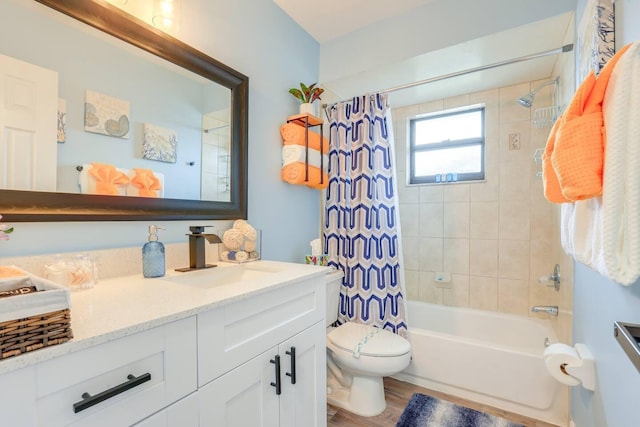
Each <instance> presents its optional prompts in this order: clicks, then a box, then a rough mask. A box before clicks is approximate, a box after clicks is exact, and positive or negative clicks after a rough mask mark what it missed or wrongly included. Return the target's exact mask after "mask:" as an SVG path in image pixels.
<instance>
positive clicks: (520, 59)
mask: <svg viewBox="0 0 640 427" xmlns="http://www.w3.org/2000/svg"><path fill="white" fill-rule="evenodd" d="M572 50H573V44H566V45H564V46H561V47H559V48H556V49H551V50H546V51H544V52H538V53H533V54H531V55H525V56H521V57H518V58H513V59H507V60H504V61H500V62H494V63H493V64H487V65H481V66H479V67H474V68H469V69H466V70H462V71H456V72H453V73H449V74H443V75H441V76H436V77H431V78H428V79H424V80H419V81H417V82H412V83H405V84H403V85H399V86H394V87H391V88H388V89H385V90H382V91H380V93H389V92H395V91H398V90H402V89H408V88H411V87H414V86H421V85H424V84H427V83H433V82H437V81H440V80H446V79H450V78H452V77H458V76H463V75H465V74H471V73H475V72H478V71H484V70H490V69H492V68H497V67H502V66H504V65H511V64H517V63H518V62H524V61H530V60H532V59H538V58H542V57H544V56H548V55H555V54H557V53H565V52H571V51H572ZM345 101H348V100H345ZM341 102H344V101H341ZM335 104H338V102H335V103H333V104H331V105H335ZM328 105H329V104H323V105H322V107H323V108H326V107H327V106H328Z"/></svg>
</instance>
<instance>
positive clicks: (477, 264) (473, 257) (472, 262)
mask: <svg viewBox="0 0 640 427" xmlns="http://www.w3.org/2000/svg"><path fill="white" fill-rule="evenodd" d="M469 274H471V275H473V276H488V277H498V240H481V239H471V241H470V242H469Z"/></svg>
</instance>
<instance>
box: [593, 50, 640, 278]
mask: <svg viewBox="0 0 640 427" xmlns="http://www.w3.org/2000/svg"><path fill="white" fill-rule="evenodd" d="M603 113H604V126H605V130H606V132H607V145H606V148H605V164H604V180H603V184H604V185H603V192H602V194H603V196H602V208H603V211H602V220H603V240H602V242H603V253H604V261H605V265H606V270H607V271H606V273H607V275H608V277H610V278H611V279H612V280H614V281H615V282H617V283H620V284H622V285H626V286H628V285H630V284H632V283H634V282H635V281H636V280H637V279H638V277H640V43H638V42H636V43H634V45H633V46H631V47H630V48H629V50H628V51H627V52H626V53H625V54H624V56H622V58H620V60H619V62H618V63H617V64H616V67H615V69H614V70H613V73H612V74H611V79H610V80H609V84H608V86H607V92H606V94H605V98H604V102H603Z"/></svg>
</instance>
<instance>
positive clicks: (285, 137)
mask: <svg viewBox="0 0 640 427" xmlns="http://www.w3.org/2000/svg"><path fill="white" fill-rule="evenodd" d="M305 132H306V130H305V128H304V126H300V125H297V124H294V123H286V124H284V125H282V126H280V135H282V143H283V144H284V145H292V144H295V145H301V146H303V147H304V146H305ZM321 141H322V149H320V142H321ZM309 148H311V149H314V150H318V151H322V153H323V154H326V153H327V152H328V151H329V141H328V140H327V138H325V137H322V140H321V139H320V135H319V134H317V133H316V132H312V131H311V129H309Z"/></svg>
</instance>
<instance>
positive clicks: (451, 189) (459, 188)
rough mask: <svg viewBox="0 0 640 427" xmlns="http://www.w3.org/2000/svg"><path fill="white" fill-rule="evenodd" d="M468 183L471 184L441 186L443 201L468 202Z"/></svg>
mask: <svg viewBox="0 0 640 427" xmlns="http://www.w3.org/2000/svg"><path fill="white" fill-rule="evenodd" d="M469 185H471V184H449V185H444V186H443V192H444V201H445V202H468V201H469Z"/></svg>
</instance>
